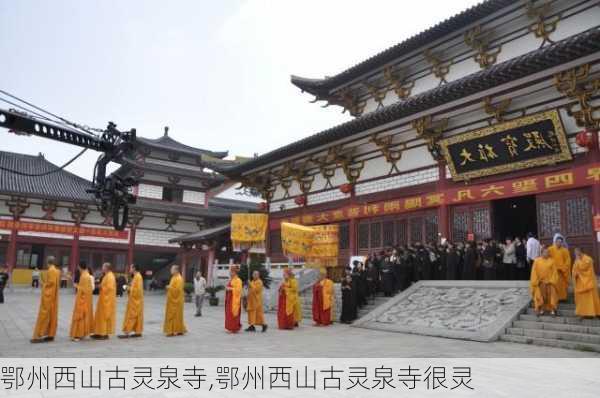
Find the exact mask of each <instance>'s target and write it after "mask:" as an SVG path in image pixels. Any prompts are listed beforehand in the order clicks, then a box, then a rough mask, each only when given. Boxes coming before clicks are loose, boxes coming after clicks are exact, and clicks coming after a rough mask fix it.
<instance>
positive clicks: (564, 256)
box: [548, 238, 571, 301]
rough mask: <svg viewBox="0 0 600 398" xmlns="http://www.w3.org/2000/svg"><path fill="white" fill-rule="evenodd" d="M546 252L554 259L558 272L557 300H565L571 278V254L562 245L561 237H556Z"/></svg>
mask: <svg viewBox="0 0 600 398" xmlns="http://www.w3.org/2000/svg"><path fill="white" fill-rule="evenodd" d="M548 253H549V254H550V257H552V260H554V265H555V266H556V271H557V272H558V284H557V286H556V289H557V292H558V300H559V301H562V300H566V299H567V290H568V288H569V280H570V279H571V255H570V254H569V250H568V249H567V248H566V247H564V246H563V240H562V238H556V240H555V241H554V244H553V245H552V246H550V247H549V248H548Z"/></svg>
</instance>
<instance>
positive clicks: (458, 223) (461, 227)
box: [452, 211, 469, 242]
mask: <svg viewBox="0 0 600 398" xmlns="http://www.w3.org/2000/svg"><path fill="white" fill-rule="evenodd" d="M468 227H469V214H468V213H467V212H466V211H455V212H454V213H453V214H452V240H453V241H455V242H464V241H466V240H467V233H468Z"/></svg>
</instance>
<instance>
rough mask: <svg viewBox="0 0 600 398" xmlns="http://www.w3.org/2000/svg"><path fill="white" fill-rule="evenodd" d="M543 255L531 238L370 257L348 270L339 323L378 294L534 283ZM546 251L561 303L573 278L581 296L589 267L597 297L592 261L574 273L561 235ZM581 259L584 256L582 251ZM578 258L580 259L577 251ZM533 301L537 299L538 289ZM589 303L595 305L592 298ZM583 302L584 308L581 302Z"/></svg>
mask: <svg viewBox="0 0 600 398" xmlns="http://www.w3.org/2000/svg"><path fill="white" fill-rule="evenodd" d="M544 249H545V248H544V247H543V246H542V245H541V244H540V242H539V241H538V240H537V239H536V237H535V236H534V235H533V234H531V233H530V234H528V236H527V239H520V238H518V237H517V238H514V239H511V238H507V239H506V240H505V241H504V242H498V241H496V240H493V239H487V240H483V241H479V242H459V243H453V242H448V241H446V242H443V243H439V244H436V243H432V244H421V243H415V244H411V245H404V246H399V247H393V248H388V249H386V250H383V251H380V252H375V253H371V254H370V255H369V256H367V258H366V261H365V262H364V263H363V262H360V261H358V260H355V261H354V262H353V264H352V265H351V266H349V267H347V268H346V271H345V275H344V278H343V280H342V283H341V290H342V314H341V319H340V321H341V322H343V323H351V322H352V321H354V320H355V319H356V318H357V314H358V310H359V309H360V308H362V307H364V306H365V305H367V304H368V302H369V300H373V299H374V298H375V296H376V295H377V294H379V293H381V294H383V295H384V296H385V297H391V296H393V295H395V294H396V293H398V292H401V291H403V290H405V289H407V288H408V287H410V286H411V285H412V284H413V283H415V282H418V281H420V280H444V279H445V280H530V278H535V277H536V276H535V275H533V273H532V268H533V266H534V264H535V263H536V261H538V262H539V261H541V259H542V258H544ZM547 249H548V251H549V253H550V254H549V255H550V256H551V257H552V260H551V262H552V264H554V265H553V266H554V267H555V268H556V269H557V277H559V279H560V281H562V284H560V285H557V286H559V293H560V294H559V297H560V298H561V300H564V299H566V297H567V293H566V292H567V290H566V289H567V286H568V281H569V279H570V278H571V272H573V278H574V284H575V289H576V290H575V291H576V292H577V291H578V290H577V289H578V283H577V282H578V281H579V280H580V279H582V277H581V275H582V271H577V270H580V269H581V268H582V267H583V264H584V263H585V264H586V266H585V267H583V268H585V269H586V271H585V272H586V273H587V274H586V275H589V278H586V281H585V283H586V286H587V287H586V289H587V290H586V291H590V292H592V291H593V292H597V288H595V286H596V279H595V274H594V269H593V265H592V264H591V257H589V256H585V257H581V258H582V259H584V258H585V259H586V260H585V261H580V262H579V263H578V266H577V267H575V266H573V267H572V264H571V259H570V254H569V251H568V249H567V248H566V242H565V239H564V237H563V236H562V235H561V234H559V233H557V234H556V235H555V236H554V243H553V244H552V245H551V246H549V247H548V248H547ZM579 253H580V254H581V256H583V253H581V251H579ZM575 255H576V256H577V251H575ZM567 257H568V258H567ZM578 258H579V257H578ZM571 269H573V271H571ZM575 272H578V273H577V274H575ZM590 272H591V273H590ZM592 276H594V278H592ZM532 283H533V282H532ZM592 284H593V287H592ZM579 285H581V283H580V284H579ZM579 289H580V287H579ZM590 294H591V293H590ZM532 295H533V296H535V292H534V289H533V287H532ZM538 298H539V297H538ZM576 299H577V294H576ZM590 300H592V302H595V300H596V299H595V296H594V295H593V294H592V295H591V296H590ZM579 301H580V302H582V299H581V296H580V299H579ZM587 307H590V305H587ZM580 308H583V307H581V306H580ZM590 308H595V309H593V310H580V311H578V315H580V314H581V316H600V302H598V305H597V306H596V307H594V305H593V304H591V307H590Z"/></svg>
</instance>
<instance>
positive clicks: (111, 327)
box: [94, 271, 117, 336]
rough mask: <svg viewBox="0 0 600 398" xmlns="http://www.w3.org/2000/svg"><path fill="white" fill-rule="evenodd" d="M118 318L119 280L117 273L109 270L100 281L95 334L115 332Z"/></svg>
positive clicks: (101, 334) (104, 334) (103, 334)
mask: <svg viewBox="0 0 600 398" xmlns="http://www.w3.org/2000/svg"><path fill="white" fill-rule="evenodd" d="M116 320H117V282H116V280H115V274H113V273H112V271H108V272H107V273H106V274H105V275H104V276H103V277H102V282H100V293H99V294H98V300H97V301H96V315H95V316H94V334H95V335H97V336H108V335H111V334H114V333H115V325H116Z"/></svg>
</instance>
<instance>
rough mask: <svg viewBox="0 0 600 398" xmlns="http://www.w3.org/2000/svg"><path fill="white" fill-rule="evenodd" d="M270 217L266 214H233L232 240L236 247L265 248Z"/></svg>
mask: <svg viewBox="0 0 600 398" xmlns="http://www.w3.org/2000/svg"><path fill="white" fill-rule="evenodd" d="M268 225H269V217H268V215H266V214H249V213H234V214H232V215H231V242H232V244H233V246H234V247H238V248H239V247H244V248H248V247H253V248H255V249H256V248H264V246H265V240H266V237H267V226H268Z"/></svg>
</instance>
